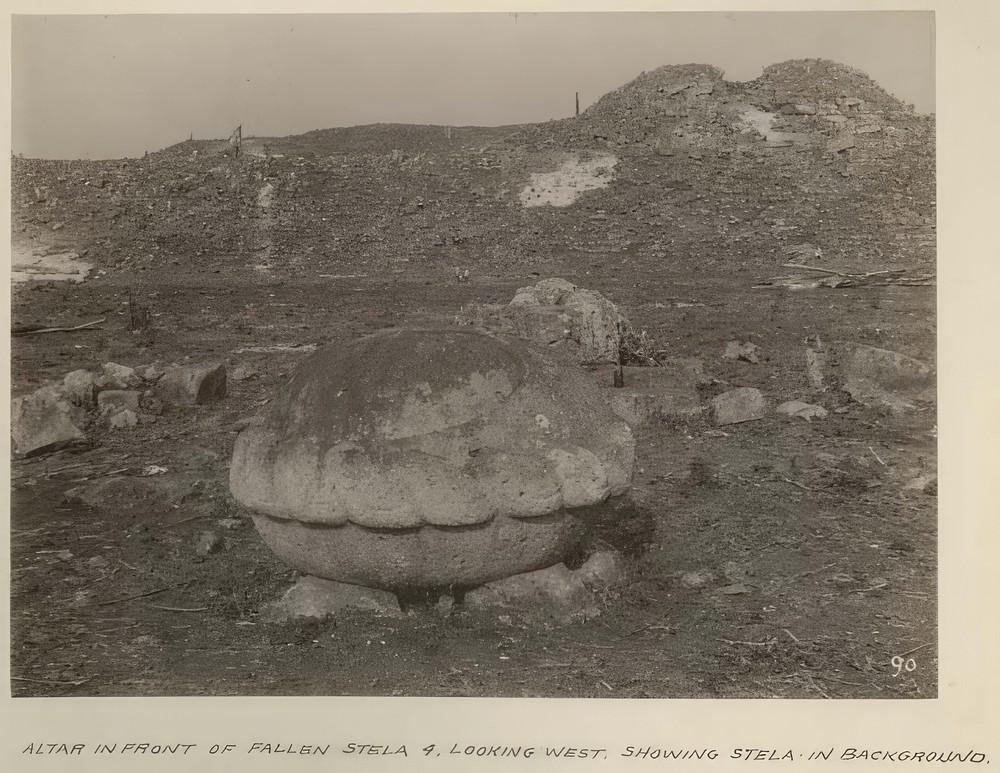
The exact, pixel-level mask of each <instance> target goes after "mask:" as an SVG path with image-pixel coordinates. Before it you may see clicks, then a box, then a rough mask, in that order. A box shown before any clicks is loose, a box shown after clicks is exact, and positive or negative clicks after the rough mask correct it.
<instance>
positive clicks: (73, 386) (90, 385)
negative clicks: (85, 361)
mask: <svg viewBox="0 0 1000 773" xmlns="http://www.w3.org/2000/svg"><path fill="white" fill-rule="evenodd" d="M96 382H97V376H96V375H95V374H93V373H91V372H90V371H89V370H74V371H72V372H71V373H67V374H66V375H65V376H64V377H63V381H62V393H63V394H64V395H65V396H66V399H68V400H69V401H70V402H71V403H73V404H74V405H79V406H80V407H82V408H86V409H90V408H93V407H94V405H95V404H96V402H95V401H96V400H97V384H96Z"/></svg>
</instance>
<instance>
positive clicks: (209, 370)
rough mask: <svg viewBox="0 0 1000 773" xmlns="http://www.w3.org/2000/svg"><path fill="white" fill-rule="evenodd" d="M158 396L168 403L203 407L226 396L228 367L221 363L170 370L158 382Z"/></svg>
mask: <svg viewBox="0 0 1000 773" xmlns="http://www.w3.org/2000/svg"><path fill="white" fill-rule="evenodd" d="M156 394H157V396H159V397H160V399H161V400H163V401H164V402H167V403H175V404H178V405H203V404H205V403H211V402H214V401H216V400H221V399H222V398H223V397H225V396H226V366H225V364H223V363H221V362H215V363H207V364H204V365H182V366H177V367H174V368H170V369H169V370H168V371H167V372H166V373H164V374H163V376H162V377H161V378H160V379H159V381H157V382H156Z"/></svg>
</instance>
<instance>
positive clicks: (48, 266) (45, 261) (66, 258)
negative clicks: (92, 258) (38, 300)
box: [10, 245, 93, 284]
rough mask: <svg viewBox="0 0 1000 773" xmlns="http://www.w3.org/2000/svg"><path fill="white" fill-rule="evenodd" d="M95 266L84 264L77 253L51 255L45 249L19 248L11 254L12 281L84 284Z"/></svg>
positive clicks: (15, 246) (15, 247) (14, 248)
mask: <svg viewBox="0 0 1000 773" xmlns="http://www.w3.org/2000/svg"><path fill="white" fill-rule="evenodd" d="M92 268H93V265H91V264H90V263H84V262H83V261H82V260H80V256H79V255H77V254H76V253H75V252H53V253H49V252H48V250H47V248H45V247H19V246H17V245H14V246H13V248H12V252H11V277H10V278H11V281H12V282H13V283H14V284H19V283H22V282H29V281H32V280H34V281H36V282H82V281H83V280H84V279H86V278H87V275H88V274H89V273H90V271H91V269H92Z"/></svg>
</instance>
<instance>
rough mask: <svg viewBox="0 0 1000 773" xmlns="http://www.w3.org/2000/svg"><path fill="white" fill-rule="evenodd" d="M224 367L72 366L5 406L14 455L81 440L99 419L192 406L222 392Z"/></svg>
mask: <svg viewBox="0 0 1000 773" xmlns="http://www.w3.org/2000/svg"><path fill="white" fill-rule="evenodd" d="M225 394H226V366H225V365H224V364H223V363H219V362H213V363H205V364H195V365H168V366H165V365H163V364H162V363H159V362H156V363H152V364H149V365H142V366H139V367H135V368H130V367H128V366H125V365H119V364H117V363H114V362H108V363H105V364H104V365H103V366H102V367H101V369H100V370H99V371H96V372H95V371H90V370H82V369H81V370H74V371H73V372H71V373H67V374H66V376H65V377H64V378H63V379H62V380H61V381H56V382H53V383H49V384H46V385H45V386H43V387H40V388H39V389H36V390H35V391H34V392H33V393H31V394H30V395H26V396H23V397H19V398H17V399H15V400H13V401H12V405H11V437H12V439H13V447H14V452H15V453H16V454H18V455H19V456H36V455H39V454H44V453H48V452H51V451H56V450H58V449H60V448H64V447H66V446H70V445H74V444H82V443H87V442H89V441H90V440H91V438H92V434H93V431H94V430H95V429H97V428H99V427H100V426H101V425H102V424H103V425H104V426H106V427H109V428H110V429H113V430H122V429H127V428H129V427H135V426H136V425H139V424H150V423H154V422H156V421H157V417H158V416H159V415H160V414H161V413H162V412H163V409H164V406H165V405H195V404H202V403H209V402H213V401H215V400H219V399H221V398H222V397H225Z"/></svg>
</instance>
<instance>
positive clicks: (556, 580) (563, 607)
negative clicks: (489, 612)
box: [465, 564, 600, 624]
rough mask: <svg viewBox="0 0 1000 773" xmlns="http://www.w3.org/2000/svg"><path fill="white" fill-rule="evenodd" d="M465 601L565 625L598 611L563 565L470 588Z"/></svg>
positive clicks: (532, 618)
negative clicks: (512, 610) (515, 611)
mask: <svg viewBox="0 0 1000 773" xmlns="http://www.w3.org/2000/svg"><path fill="white" fill-rule="evenodd" d="M465 604H466V605H467V606H470V607H474V608H476V607H478V608H491V607H492V608H496V607H499V608H510V609H515V610H517V611H518V612H520V613H521V614H522V615H524V617H526V618H528V619H531V620H537V621H540V622H544V623H552V622H556V623H559V624H564V623H569V622H572V621H573V620H576V619H580V618H583V619H586V618H590V617H596V616H597V615H598V614H600V607H599V606H598V604H597V601H596V600H595V598H594V595H593V594H592V593H591V592H590V591H589V590H588V589H587V587H586V585H584V583H583V580H582V579H581V578H580V576H579V575H578V574H576V573H575V572H572V571H570V570H569V569H567V568H566V565H565V564H556V565H555V566H550V567H548V568H547V569H539V570H537V571H534V572H525V573H523V574H515V575H513V576H512V577H505V578H504V579H502V580H496V581H495V582H490V583H486V584H485V585H483V586H482V587H479V588H476V589H475V590H472V591H469V592H468V593H467V594H466V595H465Z"/></svg>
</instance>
